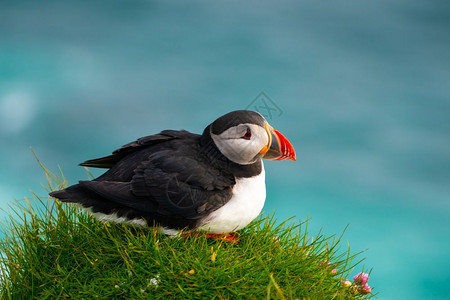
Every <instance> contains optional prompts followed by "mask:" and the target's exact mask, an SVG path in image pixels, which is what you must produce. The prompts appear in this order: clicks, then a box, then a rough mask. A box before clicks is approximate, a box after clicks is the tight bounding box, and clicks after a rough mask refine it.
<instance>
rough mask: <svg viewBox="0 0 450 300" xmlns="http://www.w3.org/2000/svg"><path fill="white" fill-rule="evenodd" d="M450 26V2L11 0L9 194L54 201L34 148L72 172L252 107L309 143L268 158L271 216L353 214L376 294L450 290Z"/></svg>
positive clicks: (444, 294) (0, 56) (445, 294)
mask: <svg viewBox="0 0 450 300" xmlns="http://www.w3.org/2000/svg"><path fill="white" fill-rule="evenodd" d="M449 32H450V2H448V1H418V0H410V1H404V0H399V1H387V0H379V1H357V0H350V1H341V0H339V1H333V2H325V1H322V2H319V1H284V0H282V1H277V2H273V1H272V2H270V1H247V2H238V1H190V2H189V3H187V2H183V1H143V0H139V1H138V0H131V1H130V0H128V1H124V0H122V1H108V2H105V1H98V0H95V1H88V2H87V1H64V2H61V1H39V2H36V1H20V2H19V1H13V2H9V1H1V2H0V166H1V172H0V205H1V207H2V208H4V209H6V210H7V206H8V204H9V203H12V202H13V201H14V199H17V200H19V201H23V200H21V199H23V197H29V196H31V193H30V189H31V190H33V191H35V192H36V193H38V194H40V195H45V191H44V190H43V188H42V187H41V186H40V183H44V182H45V177H44V175H43V172H42V170H41V169H40V167H39V165H38V164H37V163H36V161H35V159H34V157H33V155H32V153H31V151H30V149H29V147H30V146H32V147H33V149H34V150H35V151H36V153H37V155H38V156H39V158H40V160H41V161H42V162H43V163H44V164H45V165H46V166H47V167H48V168H50V169H51V170H54V171H57V170H58V166H60V167H61V169H62V170H63V172H64V174H65V176H66V178H67V180H68V182H69V183H70V184H73V183H76V182H77V181H78V180H80V179H82V180H83V179H86V178H87V175H86V172H85V170H84V169H83V168H81V167H78V166H77V164H78V163H80V162H82V161H85V160H87V159H91V158H96V157H100V156H103V155H107V154H109V153H110V152H111V151H112V150H114V149H116V148H118V147H120V146H121V145H123V144H125V143H128V142H130V141H132V140H134V139H136V138H138V137H141V136H144V135H148V134H153V133H157V132H159V131H161V130H164V129H186V130H189V131H192V132H196V133H201V132H202V131H203V129H204V127H206V126H207V125H208V124H209V123H211V122H212V121H213V120H214V119H216V118H217V117H219V116H221V115H222V114H225V113H227V112H229V111H232V110H237V109H246V108H247V109H252V110H258V111H260V112H261V113H263V114H264V115H265V116H266V118H267V120H268V121H269V123H271V125H272V126H273V127H274V128H276V129H278V130H279V131H281V132H282V133H283V134H284V135H285V136H286V137H287V138H288V139H289V140H290V141H291V142H292V144H293V146H294V147H295V149H296V152H297V161H296V162H287V161H286V162H271V161H267V162H265V168H266V185H267V200H266V205H265V207H264V212H265V213H270V212H274V213H275V215H276V218H277V219H278V220H279V221H282V220H284V219H286V218H288V217H291V216H294V218H295V219H296V220H302V221H303V220H306V219H307V218H310V222H309V230H310V231H311V234H313V235H314V234H317V233H318V232H319V230H321V229H322V231H323V232H324V233H325V234H327V235H332V234H337V235H339V234H341V233H342V232H343V230H344V228H345V227H346V226H347V225H348V228H347V230H346V232H345V234H344V238H343V244H342V251H345V249H346V242H347V241H348V243H349V245H350V247H351V249H352V251H353V252H358V251H363V250H365V252H364V253H363V254H362V255H361V257H366V260H365V261H364V262H363V264H364V266H365V267H366V268H368V269H370V268H373V269H372V275H371V279H370V284H371V285H372V286H373V287H374V292H379V298H380V299H450V285H449V284H448V283H449V282H450V275H449V271H448V270H449V269H450V115H449V113H450V84H449V82H450V34H449ZM94 172H95V174H97V175H99V174H101V171H99V170H96V171H94ZM5 216H6V212H2V213H0V219H1V218H5ZM357 271H358V272H359V270H355V272H354V273H356V272H357Z"/></svg>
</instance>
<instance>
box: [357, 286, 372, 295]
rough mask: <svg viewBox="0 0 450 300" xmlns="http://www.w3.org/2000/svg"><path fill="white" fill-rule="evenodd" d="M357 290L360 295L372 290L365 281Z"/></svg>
mask: <svg viewBox="0 0 450 300" xmlns="http://www.w3.org/2000/svg"><path fill="white" fill-rule="evenodd" d="M358 290H359V292H360V293H361V294H362V295H367V294H370V292H372V288H371V287H370V286H369V285H368V284H367V283H366V284H364V286H360V287H359V289H358Z"/></svg>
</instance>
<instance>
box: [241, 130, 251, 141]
mask: <svg viewBox="0 0 450 300" xmlns="http://www.w3.org/2000/svg"><path fill="white" fill-rule="evenodd" d="M251 137H252V132H251V130H250V129H248V128H247V131H246V132H245V134H244V135H243V136H241V138H243V139H246V140H249V139H250V138H251Z"/></svg>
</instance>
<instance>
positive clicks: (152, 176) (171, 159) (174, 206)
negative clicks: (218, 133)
mask: <svg viewBox="0 0 450 300" xmlns="http://www.w3.org/2000/svg"><path fill="white" fill-rule="evenodd" d="M183 150H185V149H180V150H179V151H177V150H164V151H158V152H156V153H152V154H151V155H149V156H148V160H146V161H143V162H141V163H140V164H139V166H138V167H137V168H136V169H135V170H134V176H133V177H132V180H131V181H130V182H115V181H99V180H95V181H82V182H80V185H81V186H83V187H85V188H88V189H89V190H90V191H92V192H94V193H97V194H98V195H100V196H101V197H103V198H104V199H107V200H109V201H111V202H114V203H116V204H119V205H122V206H126V207H129V208H132V209H133V210H136V211H139V212H142V213H144V214H150V215H152V214H155V213H156V214H160V215H165V216H176V217H183V218H187V219H198V218H200V217H202V216H205V215H207V214H208V213H210V212H211V211H214V210H216V209H218V208H220V207H221V206H223V205H224V204H225V203H227V202H228V201H229V200H230V198H231V196H232V191H231V188H232V186H233V185H234V184H235V180H234V176H233V175H232V174H224V173H223V172H222V171H220V170H218V169H215V168H211V166H209V165H208V164H207V163H206V162H204V161H202V160H201V159H199V158H198V157H196V156H193V155H190V156H188V155H183V153H181V152H183Z"/></svg>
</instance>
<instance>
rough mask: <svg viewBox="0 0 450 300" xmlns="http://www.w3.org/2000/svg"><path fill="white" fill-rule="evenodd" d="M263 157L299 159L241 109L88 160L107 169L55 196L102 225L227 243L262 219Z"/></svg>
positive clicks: (264, 123) (262, 121) (271, 130)
mask: <svg viewBox="0 0 450 300" xmlns="http://www.w3.org/2000/svg"><path fill="white" fill-rule="evenodd" d="M262 159H266V160H293V161H295V160H296V155H295V151H294V148H293V146H292V144H291V143H290V142H289V141H288V139H287V138H286V137H285V136H284V135H283V134H281V133H280V132H279V131H277V130H275V129H274V128H273V127H272V126H270V125H269V123H268V122H267V121H266V120H265V118H264V117H263V116H262V115H261V114H260V113H258V112H255V111H249V110H237V111H232V112H230V113H227V114H225V115H223V116H221V117H220V118H218V119H217V120H215V121H214V122H212V123H211V124H209V125H208V126H207V127H206V128H205V129H204V131H203V133H202V134H194V133H190V132H188V131H186V130H164V131H161V132H160V133H158V134H154V135H149V136H145V137H142V138H139V139H137V140H136V141H133V142H131V143H128V144H126V145H124V146H122V147H121V148H119V149H117V150H115V151H114V152H112V154H111V155H108V156H105V157H101V158H97V159H91V160H87V161H85V162H83V163H81V164H80V166H84V167H94V168H105V169H108V170H107V171H106V172H105V173H104V174H103V175H101V176H99V177H97V178H95V179H93V180H90V181H89V180H88V181H79V182H78V183H77V184H74V185H72V186H69V187H68V188H65V189H62V190H59V191H53V192H51V193H50V196H51V197H53V198H56V199H59V201H61V202H70V203H77V204H79V205H81V207H82V208H84V209H85V210H87V211H88V212H90V213H91V214H93V215H94V216H95V217H97V218H98V219H99V220H100V221H106V222H117V223H129V224H132V225H137V226H145V227H156V228H160V230H161V231H162V232H163V233H164V234H167V235H172V236H173V235H178V234H179V233H181V232H186V233H188V234H189V233H198V232H205V234H206V235H207V236H209V237H213V238H214V237H218V236H222V237H223V236H224V235H225V236H227V235H228V234H229V233H232V232H235V231H237V230H240V229H242V228H244V227H245V226H247V225H248V224H249V223H250V222H251V221H252V220H253V219H255V218H256V217H257V216H258V215H259V214H260V212H261V210H262V208H263V206H264V202H265V199H266V186H265V171H264V165H263V161H262ZM225 239H228V238H225ZM233 239H234V237H232V234H231V240H233Z"/></svg>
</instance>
